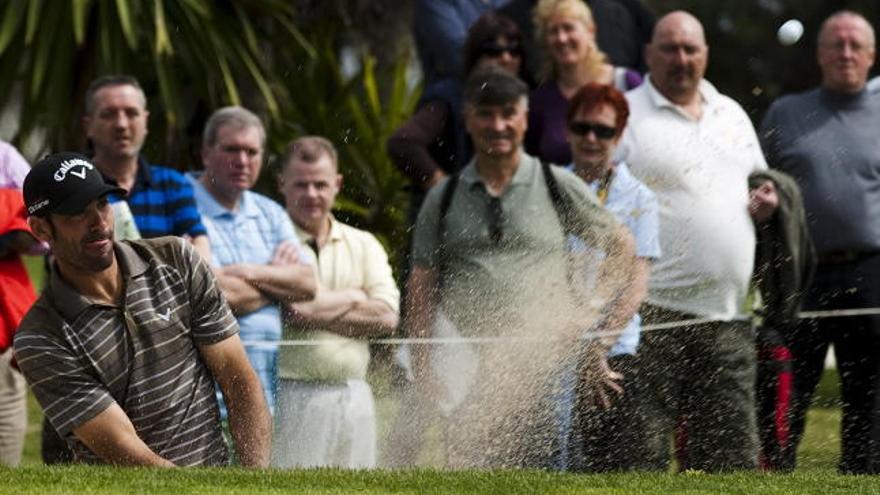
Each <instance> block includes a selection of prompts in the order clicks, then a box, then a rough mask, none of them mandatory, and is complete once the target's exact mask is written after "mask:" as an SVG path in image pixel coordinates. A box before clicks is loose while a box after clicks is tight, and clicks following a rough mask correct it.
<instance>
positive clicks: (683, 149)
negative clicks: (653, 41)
mask: <svg viewBox="0 0 880 495" xmlns="http://www.w3.org/2000/svg"><path fill="white" fill-rule="evenodd" d="M699 91H700V95H701V96H702V98H703V115H702V116H701V118H700V119H699V120H693V119H692V118H691V117H690V116H688V115H687V114H686V113H685V112H684V110H683V109H682V108H681V107H678V106H677V105H675V104H673V103H672V102H670V101H669V100H668V99H666V98H665V97H664V96H663V95H661V94H660V93H659V92H658V91H657V89H656V88H655V87H654V85H653V83H652V82H651V79H650V77H649V78H648V79H646V81H645V84H643V85H642V86H640V87H639V88H637V89H635V90H633V91H630V92H629V93H627V94H626V97H627V100H628V101H629V105H630V112H631V114H630V118H629V125H628V126H627V128H626V132H625V134H624V137H623V140H622V142H621V146H620V149H619V153H618V154H619V158H621V159H623V160H625V161H626V162H627V164H628V165H629V167H630V171H631V172H632V173H633V175H635V176H636V177H637V178H639V179H640V180H641V181H642V182H644V183H645V185H647V186H648V187H649V188H650V189H651V190H652V191H654V193H655V194H656V195H657V199H658V201H659V203H660V246H661V252H662V255H661V257H660V259H659V260H657V261H656V262H655V263H654V265H653V269H652V272H651V279H650V285H649V293H648V302H649V303H651V304H654V305H656V306H660V307H663V308H667V309H671V310H675V311H682V312H686V313H691V314H694V315H698V316H701V317H708V318H717V319H722V320H729V319H735V318H738V317H743V316H744V315H745V313H746V311H745V297H746V292H747V290H748V285H749V279H750V277H751V274H752V266H753V262H754V252H755V231H754V227H753V224H752V220H751V217H750V216H749V213H748V182H747V179H748V176H749V174H750V173H752V172H754V171H757V170H765V169H766V168H767V163H766V162H765V160H764V155H763V154H762V153H761V147H760V145H759V143H758V138H757V135H756V134H755V130H754V127H753V126H752V123H751V121H750V120H749V118H748V116H747V115H746V113H745V112H744V111H743V109H742V108H741V107H740V106H739V104H737V103H736V102H735V101H733V100H732V99H731V98H729V97H727V96H724V95H722V94H720V93H719V92H718V91H717V90H716V89H715V87H713V86H712V85H711V84H710V83H709V82H707V81H705V80H703V81H701V83H700V88H699Z"/></svg>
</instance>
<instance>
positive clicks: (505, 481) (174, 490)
mask: <svg viewBox="0 0 880 495" xmlns="http://www.w3.org/2000/svg"><path fill="white" fill-rule="evenodd" d="M4 478H7V479H5V480H4ZM878 485H880V483H878V481H877V480H876V479H872V478H870V477H864V476H859V477H854V476H848V477H845V476H840V475H836V474H833V473H811V472H804V473H796V474H794V475H766V474H760V473H748V474H746V473H741V474H729V475H705V474H699V473H686V474H681V475H662V474H620V475H602V476H600V475H589V476H584V475H572V474H562V473H546V472H537V471H493V472H473V471H468V472H440V471H397V472H394V471H349V472H345V471H338V470H330V469H320V470H310V471H273V470H268V471H246V470H242V469H231V468H229V469H188V470H177V471H173V472H172V471H160V470H155V469H119V468H110V467H100V468H98V467H84V466H79V467H64V468H37V467H28V468H22V469H19V470H17V471H12V470H0V492H2V493H15V494H17V495H25V494H40V495H48V494H56V493H59V494H60V493H90V494H105V493H106V494H117V493H127V494H132V493H150V494H173V495H180V494H189V493H191V494H206V495H208V494H211V495H213V494H216V493H230V494H239V493H240V494H248V493H260V494H274V493H307V494H312V493H314V494H336V493H367V494H370V493H412V494H422V493H450V494H466V493H478V494H483V493H503V494H518V493H522V494H532V493H554V494H557V493H558V494H566V493H580V494H615V493H646V494H653V493H656V494H660V493H663V494H665V493H681V492H686V493H689V494H701V493H706V494H708V493H741V494H753V493H761V494H765V493H766V494H794V493H797V494H801V493H804V494H809V493H816V494H827V493H848V494H851V493H880V488H878Z"/></svg>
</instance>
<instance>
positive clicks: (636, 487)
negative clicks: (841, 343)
mask: <svg viewBox="0 0 880 495" xmlns="http://www.w3.org/2000/svg"><path fill="white" fill-rule="evenodd" d="M376 392H377V394H378V395H379V396H380V400H379V404H378V406H379V411H380V416H381V417H384V418H387V417H388V416H389V415H390V414H391V411H393V409H394V405H393V403H392V401H390V399H388V393H389V390H388V388H387V386H386V385H385V384H382V385H380V386H377V387H376ZM30 401H31V402H30V404H29V406H30V408H29V411H28V412H29V421H30V425H29V431H28V437H27V442H26V446H25V453H24V462H23V464H24V466H23V467H21V468H19V469H17V470H11V469H3V468H0V493H14V494H16V495H26V494H41V495H42V494H56V493H57V494H61V493H94V494H103V493H108V494H110V493H113V494H116V493H129V494H134V493H151V494H153V493H156V494H173V495H182V494H188V493H194V494H212V495H213V494H216V493H229V494H239V493H240V494H248V493H261V494H263V493H268V494H272V493H291V492H295V493H314V494H332V493H354V492H357V493H367V494H371V493H413V494H415V493H419V494H421V493H449V494H460V493H504V494H508V493H510V494H516V493H524V494H525V493H529V494H531V493H562V494H565V493H586V494H592V493H596V494H599V493H602V494H606V493H611V494H614V493H645V494H666V493H679V492H685V493H689V494H701V493H742V494H752V493H762V494H763V493H768V494H775V493H779V494H801V493H822V494H824V493H877V494H880V479H878V478H876V477H865V476H840V475H838V474H836V472H835V466H836V463H837V456H838V454H839V428H840V410H839V407H838V406H837V404H838V401H839V399H838V395H837V375H836V373H835V372H834V371H830V372H827V373H826V376H825V377H824V378H823V381H822V384H821V385H820V387H819V391H818V396H817V406H816V407H815V408H813V410H811V411H810V415H809V418H808V425H807V431H806V434H805V437H804V441H803V442H802V444H801V448H800V457H799V467H798V470H797V471H796V472H795V473H794V474H790V475H771V474H763V473H756V472H755V473H737V474H726V475H708V474H703V473H682V474H677V475H674V474H618V475H589V476H585V475H572V474H565V473H546V472H537V471H492V472H474V471H467V472H444V471H431V470H411V471H378V470H377V471H340V470H332V469H320V470H308V471H277V470H266V471H248V470H243V469H235V468H226V469H187V470H175V471H162V470H153V469H127V468H126V469H123V468H112V467H91V466H65V467H46V466H42V465H40V457H39V438H40V436H39V431H40V424H41V423H40V422H41V421H42V418H41V415H40V411H39V407H37V406H36V403H35V402H34V401H33V397H30ZM385 426H386V427H387V425H385Z"/></svg>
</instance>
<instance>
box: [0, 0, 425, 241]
mask: <svg viewBox="0 0 880 495" xmlns="http://www.w3.org/2000/svg"><path fill="white" fill-rule="evenodd" d="M291 5H292V4H291V3H290V2H287V1H286V0H251V1H248V2H235V1H232V2H215V1H209V0H185V1H177V0H150V1H147V0H144V1H139V0H97V1H96V0H57V1H53V2H49V1H46V0H33V1H27V0H9V1H7V2H6V3H5V4H0V11H2V13H3V18H2V21H0V63H2V65H3V67H8V68H13V69H12V70H10V71H9V72H8V73H7V74H6V75H5V76H4V77H0V109H9V108H16V106H17V104H18V102H20V103H21V107H22V111H21V116H20V120H19V127H18V131H17V134H16V136H15V139H14V141H15V142H16V143H17V144H22V143H23V142H25V141H28V139H29V138H30V137H32V136H38V137H39V136H42V135H43V134H42V133H45V137H46V141H45V142H44V143H43V148H44V149H42V150H41V151H40V153H38V154H41V153H42V152H44V151H57V150H62V149H83V148H84V147H85V140H84V136H82V135H81V130H80V126H79V125H78V123H79V119H80V117H81V115H82V112H83V106H84V102H83V94H84V93H85V90H86V88H87V86H88V84H89V83H90V82H91V81H92V80H93V79H94V78H95V77H97V76H99V75H102V74H120V73H125V74H131V75H133V76H135V77H137V78H138V79H139V80H140V82H141V84H142V86H143V87H144V90H145V92H146V94H147V96H148V99H149V100H150V101H149V107H150V110H151V112H152V119H151V120H150V136H149V138H148V141H147V144H146V149H145V153H146V154H147V155H148V156H149V157H150V158H151V159H153V160H155V161H157V162H160V163H166V164H169V165H171V166H175V167H177V168H181V169H186V168H194V167H193V165H194V164H195V163H197V162H198V158H197V155H198V153H197V151H198V145H199V137H200V131H201V127H202V125H203V123H204V120H205V119H206V118H207V116H208V114H210V112H211V111H212V110H214V109H216V108H218V107H220V106H224V105H244V106H247V107H249V108H251V109H253V110H255V111H257V112H258V113H259V114H262V115H263V116H264V117H265V120H266V124H267V128H268V131H269V137H270V141H269V146H268V151H269V153H268V154H269V155H270V156H271V155H272V154H273V152H280V151H281V150H283V148H284V145H285V144H286V143H287V142H288V141H290V140H291V139H293V138H295V137H298V136H302V135H305V134H319V135H323V136H326V137H328V138H329V139H331V140H332V141H333V142H334V143H336V144H337V145H338V146H339V151H340V158H341V159H340V165H341V170H342V172H343V173H344V174H345V176H346V181H345V186H344V190H343V193H342V195H341V196H340V198H339V201H338V205H337V207H338V210H339V214H340V216H341V217H342V218H344V219H345V220H347V221H350V222H351V223H354V224H355V225H357V226H360V227H362V228H365V229H368V230H371V231H373V232H375V233H377V235H378V236H379V237H380V239H381V240H382V241H383V242H384V243H385V244H386V246H398V245H401V244H402V242H401V239H402V235H403V233H402V232H401V230H400V226H401V225H402V224H403V215H404V213H403V211H404V202H405V193H404V179H403V178H402V177H401V175H400V174H398V173H397V171H396V170H395V169H394V167H393V166H392V165H391V163H390V161H389V160H388V158H387V156H386V154H385V140H386V139H387V137H388V136H389V135H390V133H391V132H393V130H394V129H395V128H396V127H397V126H398V125H400V123H401V122H402V121H403V119H405V118H406V117H407V116H408V115H409V114H410V113H411V112H412V110H413V107H414V105H415V101H416V98H417V97H418V92H417V91H415V90H413V89H412V88H410V87H409V86H408V85H407V78H406V68H407V61H408V57H407V56H406V54H403V56H402V57H399V59H398V60H397V62H396V63H394V64H393V65H392V66H391V67H390V68H387V69H383V70H382V71H379V70H378V69H377V67H376V62H375V58H374V56H373V55H371V54H369V53H362V54H360V58H361V65H362V67H361V69H360V70H359V71H358V72H357V74H355V75H354V76H353V77H345V76H344V75H343V74H342V73H341V70H340V60H339V57H338V53H339V52H340V47H341V44H342V42H343V40H345V39H346V38H347V37H349V33H348V32H347V30H346V26H344V25H343V24H344V22H345V19H344V18H343V17H342V16H340V15H338V14H339V12H340V9H343V8H344V7H345V6H346V5H347V4H345V3H344V2H337V3H335V4H333V5H327V4H325V5H323V6H321V7H315V8H314V10H311V11H308V12H297V11H295V10H294V7H292V6H291ZM300 25H302V26H306V27H305V28H301V27H300ZM269 170H271V168H270V169H269ZM274 176H275V174H274V173H266V174H264V177H263V181H262V183H261V187H260V189H261V190H262V192H264V193H269V194H272V193H273V192H274V191H275V181H274V179H275V177H274Z"/></svg>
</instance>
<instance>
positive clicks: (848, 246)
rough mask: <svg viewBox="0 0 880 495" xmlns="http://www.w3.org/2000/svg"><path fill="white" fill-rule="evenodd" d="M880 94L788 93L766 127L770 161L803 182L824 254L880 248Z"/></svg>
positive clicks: (810, 220) (767, 117)
mask: <svg viewBox="0 0 880 495" xmlns="http://www.w3.org/2000/svg"><path fill="white" fill-rule="evenodd" d="M878 124H880V94H872V93H870V92H869V91H862V92H860V93H858V94H854V95H846V94H840V93H835V92H832V91H829V90H826V89H823V88H818V89H814V90H812V91H808V92H806V93H800V94H796V95H789V96H784V97H782V98H780V99H778V100H777V101H775V102H774V103H773V105H772V106H771V107H770V109H769V110H768V111H767V114H766V115H765V116H764V121H763V122H762V124H761V133H760V134H761V136H760V137H761V145H762V147H763V149H764V153H765V155H766V157H767V163H768V164H769V165H770V166H771V167H773V168H777V169H779V170H782V171H783V172H786V173H788V174H790V175H791V176H793V177H794V178H795V180H796V181H797V182H798V184H799V185H800V187H801V190H802V192H803V197H804V207H805V208H806V212H807V221H808V223H809V227H810V234H811V236H812V238H813V242H814V243H815V244H816V249H817V250H818V252H819V253H827V252H831V251H839V250H863V251H876V250H880V221H878V220H877V219H878V218H880V139H878V138H880V134H878Z"/></svg>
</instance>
